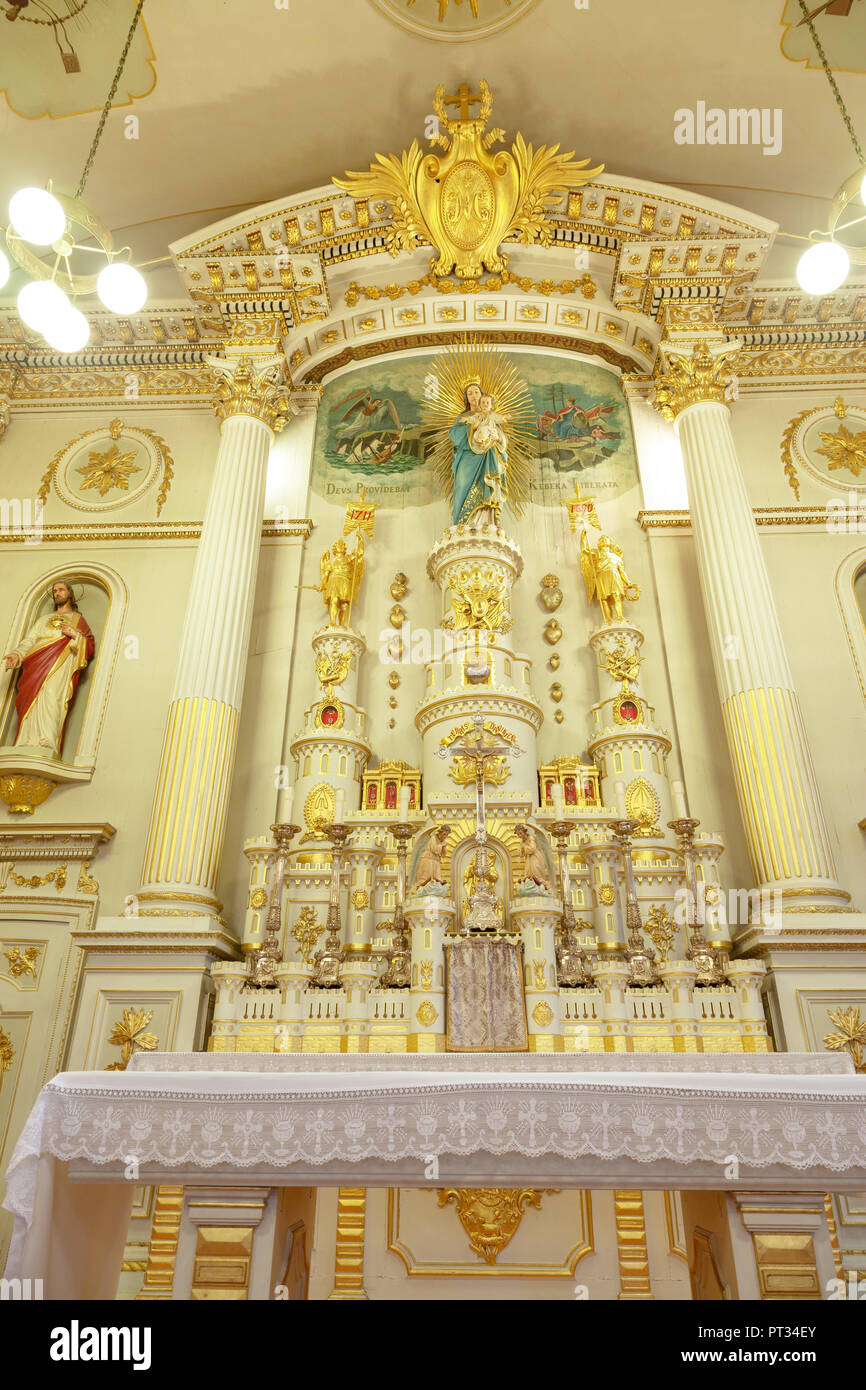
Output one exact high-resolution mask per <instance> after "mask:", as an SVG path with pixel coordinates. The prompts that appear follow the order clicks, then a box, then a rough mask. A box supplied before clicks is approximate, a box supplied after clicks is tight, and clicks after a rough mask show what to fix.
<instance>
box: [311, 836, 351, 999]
mask: <svg viewBox="0 0 866 1390" xmlns="http://www.w3.org/2000/svg"><path fill="white" fill-rule="evenodd" d="M322 829H323V831H324V833H325V835H326V837H327V838H328V839H329V840H330V841H331V843H332V845H333V848H332V850H331V889H330V895H329V898H328V920H327V922H326V923H325V926H326V929H327V932H328V935H327V936H326V937H325V945H324V947H323V949H322V950H321V951H317V952H316V954H315V955H314V956H313V960H314V962H315V969H314V971H313V975H312V978H311V980H310V983H309V985H308V986H307V988H308V989H338V988H339V986H340V966H341V965H342V962H343V939H342V938H343V929H342V923H341V921H340V879H341V874H342V869H343V850H344V847H345V844H346V841H347V840H348V838H349V835H350V833H351V832H350V829H349V826H347V825H325V826H323V827H322Z"/></svg>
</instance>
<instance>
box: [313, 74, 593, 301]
mask: <svg viewBox="0 0 866 1390" xmlns="http://www.w3.org/2000/svg"><path fill="white" fill-rule="evenodd" d="M449 107H456V108H457V110H458V114H457V116H456V117H454V118H452V117H451V116H450V115H449V114H448V108H449ZM474 107H478V113H477V115H472V114H471V111H472V108H474ZM492 108H493V94H492V92H491V90H490V87H489V86H488V84H487V83H486V82H484V81H482V82H481V83H479V90H478V92H471V91H470V90H469V89H468V88H467V87H462V88H461V89H460V90H459V91H458V92H457V94H456V95H455V96H446V93H445V88H444V87H443V86H440V87H437V89H436V93H435V95H434V98H433V110H434V112H435V114H436V117H437V124H436V127H435V130H434V131H433V133H432V134H431V135H430V136H429V137H428V139H429V142H430V144H431V145H438V146H439V147H440V148H441V149H442V150H444V152H445V153H444V156H442V157H440V156H439V155H435V154H426V155H425V153H424V151H423V150H422V148H421V146H420V145H419V144H418V141H417V140H413V141H412V144H411V146H410V147H409V149H408V150H407V151H405V152H404V153H403V154H402V155H377V156H376V163H375V164H371V165H370V168H369V170H367V171H366V172H359V173H349V174H347V175H346V176H345V177H344V178H342V179H339V178H335V179H334V180H333V182H334V183H335V184H336V185H337V186H338V187H339V188H345V189H346V190H347V191H348V192H349V193H350V194H351V195H352V196H353V197H355V198H381V199H383V200H384V201H386V202H387V203H388V204H390V207H391V213H392V219H393V220H392V222H391V226H390V228H389V229H388V231H387V233H386V245H387V247H388V250H389V251H390V253H391V255H392V256H397V255H399V254H400V252H401V251H406V252H411V251H414V250H415V248H416V247H417V246H421V245H423V244H424V243H425V242H426V243H428V244H429V245H431V246H433V247H434V248H435V250H436V252H437V255H436V259H435V260H434V261H433V263H432V265H431V270H432V272H433V274H434V275H437V276H443V275H449V274H450V273H451V271H455V272H456V274H457V277H458V279H460V280H471V279H477V278H478V276H479V275H480V274H481V272H482V270H489V271H491V272H492V273H499V272H501V271H503V270H505V268H506V267H507V265H508V257H507V255H505V254H502V253H500V251H499V246H500V244H501V243H502V242H504V241H506V240H507V239H508V238H510V237H513V238H517V239H519V240H520V241H521V242H522V243H523V244H524V245H525V246H528V245H530V244H531V243H533V242H538V243H540V244H541V245H543V246H549V245H550V243H551V240H552V237H553V229H552V226H551V224H550V220H549V217H548V207H549V205H550V200H551V198H552V196H553V195H554V194H555V193H556V192H562V191H565V190H567V189H573V188H580V187H582V186H583V185H584V184H586V183H588V182H589V181H590V180H591V179H593V178H595V177H596V176H597V175H598V174H600V173H601V172H602V169H603V167H604V166H603V165H601V164H599V165H597V166H596V167H595V168H589V167H588V166H589V160H588V159H584V160H579V161H575V160H574V158H573V153H572V152H569V153H568V154H560V153H559V146H558V145H553V146H548V145H542V146H541V147H540V148H539V149H538V150H535V149H533V147H532V145H527V143H526V141H525V140H524V139H523V136H522V135H520V134H518V135H517V137H516V139H515V141H514V144H513V145H512V146H511V150H510V151H507V150H502V151H500V152H499V154H497V155H491V154H490V152H489V151H490V148H491V146H492V145H495V144H498V143H500V142H501V141H502V140H503V137H504V134H505V132H504V131H503V130H501V129H498V128H497V129H491V130H489V131H487V129H486V127H487V122H488V119H489V117H490V113H491V110H492ZM485 132H486V133H485Z"/></svg>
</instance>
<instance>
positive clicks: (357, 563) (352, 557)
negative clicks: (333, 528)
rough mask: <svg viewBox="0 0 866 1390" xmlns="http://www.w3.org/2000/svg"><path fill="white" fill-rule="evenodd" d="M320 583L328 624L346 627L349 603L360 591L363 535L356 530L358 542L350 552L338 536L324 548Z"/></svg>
mask: <svg viewBox="0 0 866 1390" xmlns="http://www.w3.org/2000/svg"><path fill="white" fill-rule="evenodd" d="M320 575H321V584H320V585H319V586H318V589H319V593H320V594H321V595H322V598H323V599H324V601H325V607H326V608H327V610H328V622H329V624H330V626H331V627H348V626H349V617H350V614H351V612H352V604H353V603H354V602H355V600H356V599H357V597H358V594H359V593H360V591H361V580H362V579H363V577H364V538H363V536H362V535H361V533H360V531H359V532H358V544H357V547H356V549H355V550H354V551H352V552H350V551H349V550H348V549H347V548H346V542H345V541H344V540H343V538H342V536H341V537H340V538H339V539H338V540H336V541H334V544H333V546H332V547H331V549H330V550H326V551H325V552H324V554H323V555H322V558H321V562H320Z"/></svg>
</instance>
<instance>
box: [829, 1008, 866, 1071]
mask: <svg viewBox="0 0 866 1390" xmlns="http://www.w3.org/2000/svg"><path fill="white" fill-rule="evenodd" d="M828 1014H829V1017H830V1022H831V1023H835V1025H836V1027H837V1028H838V1029H839V1032H838V1033H827V1034H826V1035H825V1037H824V1046H825V1047H826V1048H828V1049H829V1051H830V1052H847V1053H849V1055H850V1057H851V1061H852V1062H853V1063H854V1070H855V1071H864V1070H866V1067H864V1064H863V1046H864V1044H866V1020H864V1021H863V1022H862V1023H861V1022H860V1010H859V1009H857V1008H848V1009H829V1010H828Z"/></svg>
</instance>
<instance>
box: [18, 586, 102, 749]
mask: <svg viewBox="0 0 866 1390" xmlns="http://www.w3.org/2000/svg"><path fill="white" fill-rule="evenodd" d="M51 595H52V598H53V600H54V611H53V612H52V613H46V614H45V615H44V616H43V617H41V618H39V619H37V621H36V622H35V623H34V624H33V626H32V627H31V629H30V631H29V632H28V633H27V635H26V636H25V637H24V638H23V640H22V641H21V642H19V643H18V646H17V647H16V648H15V650H14V651H11V652H8V653H7V654H6V656H5V658H4V663H5V666H6V670H7V671H15V670H20V672H21V675H20V677H19V679H18V692H17V695H16V697H15V709H16V712H17V714H18V732H17V734H16V735H15V747H16V748H19V749H21V750H22V751H24V752H30V753H35V754H40V755H41V756H42V757H47V758H56V759H59V758H60V755H61V753H62V751H63V737H64V733H65V731H66V720H67V717H68V715H69V709H70V706H71V704H72V701H73V699H74V698H75V692H76V690H77V688H78V682H79V680H80V679H81V673H82V671H83V670H84V668H85V667H86V665H87V663H88V662H89V661H90V660H91V659H92V657H93V652H94V649H95V645H96V644H95V642H94V638H93V633H92V632H91V631H90V628H89V627H88V626H87V623H86V622H85V621H84V618H83V617H82V616H81V614H80V613H79V611H78V605H77V603H76V602H75V596H74V594H73V591H72V585H71V584H68V583H67V582H66V580H65V579H58V580H55V582H54V584H53V585H52V586H51Z"/></svg>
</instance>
